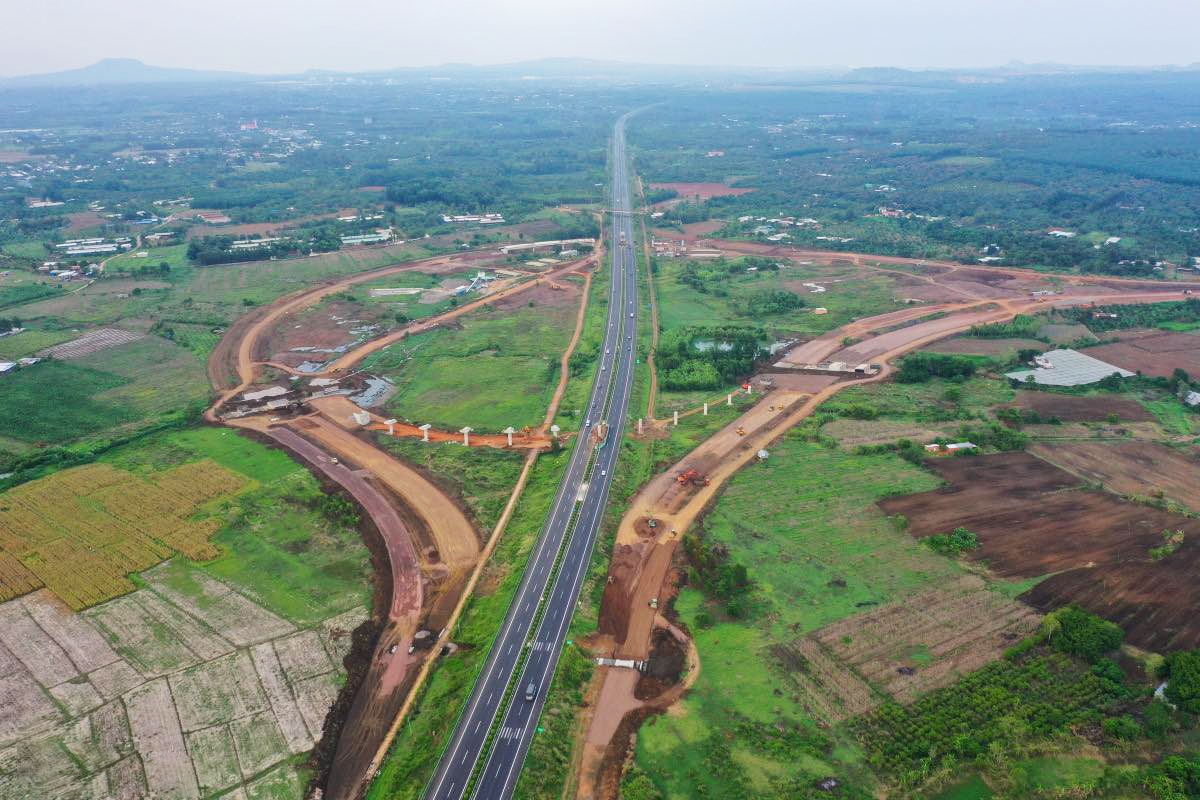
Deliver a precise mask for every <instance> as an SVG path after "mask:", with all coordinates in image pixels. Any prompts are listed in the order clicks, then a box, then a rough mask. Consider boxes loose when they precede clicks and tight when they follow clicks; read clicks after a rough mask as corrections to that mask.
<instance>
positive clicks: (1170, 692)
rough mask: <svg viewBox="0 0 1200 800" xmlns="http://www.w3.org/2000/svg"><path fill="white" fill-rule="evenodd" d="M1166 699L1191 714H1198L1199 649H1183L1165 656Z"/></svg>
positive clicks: (1199, 692) (1199, 689) (1199, 693)
mask: <svg viewBox="0 0 1200 800" xmlns="http://www.w3.org/2000/svg"><path fill="white" fill-rule="evenodd" d="M1166 669H1167V688H1166V690H1165V694H1166V695H1167V699H1168V700H1170V701H1171V702H1172V703H1174V704H1175V705H1176V706H1178V707H1179V708H1181V709H1183V710H1184V711H1187V712H1189V713H1191V714H1200V650H1183V651H1180V652H1178V653H1171V654H1170V655H1168V656H1167V658H1166Z"/></svg>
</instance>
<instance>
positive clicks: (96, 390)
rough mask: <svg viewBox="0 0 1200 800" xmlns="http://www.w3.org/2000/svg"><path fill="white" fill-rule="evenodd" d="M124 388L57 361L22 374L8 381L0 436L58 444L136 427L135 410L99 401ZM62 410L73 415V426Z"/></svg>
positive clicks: (0, 406) (113, 378) (116, 380)
mask: <svg viewBox="0 0 1200 800" xmlns="http://www.w3.org/2000/svg"><path fill="white" fill-rule="evenodd" d="M125 383H126V380H125V379H124V378H121V377H119V376H117V375H113V374H111V373H107V372H101V371H100V370H95V369H89V368H88V367H83V366H80V365H78V364H69V363H65V362H58V361H50V362H46V363H42V364H35V365H34V366H32V367H27V368H25V369H20V370H17V371H16V373H15V374H12V375H6V376H5V377H4V402H3V403H0V436H5V437H10V438H13V439H16V440H18V441H22V442H47V443H50V444H57V443H60V442H65V441H69V440H71V439H75V438H77V437H80V436H85V435H88V434H95V433H100V432H102V431H104V430H108V429H110V428H113V427H116V426H118V425H122V424H125V423H129V422H132V421H134V420H136V419H137V415H136V414H135V413H134V412H133V411H132V410H131V409H128V408H122V407H121V406H118V405H116V404H114V403H108V402H104V401H102V400H98V399H96V396H97V395H98V394H100V393H101V392H104V391H107V390H110V389H116V388H117V387H119V386H122V385H124V384H125ZM48 397H53V398H54V402H53V403H49V402H47V398H48ZM62 408H70V409H71V419H70V423H69V424H67V422H66V420H64V419H63V415H62V413H61V410H60V409H62Z"/></svg>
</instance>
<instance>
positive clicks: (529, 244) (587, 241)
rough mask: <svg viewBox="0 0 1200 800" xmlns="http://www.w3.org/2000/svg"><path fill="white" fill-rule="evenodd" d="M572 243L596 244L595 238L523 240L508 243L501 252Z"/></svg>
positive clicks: (509, 252) (507, 252)
mask: <svg viewBox="0 0 1200 800" xmlns="http://www.w3.org/2000/svg"><path fill="white" fill-rule="evenodd" d="M572 244H586V245H595V244H596V240H595V239H548V240H546V241H544V242H523V243H521V244H506V245H504V246H503V247H501V248H500V252H501V253H503V254H504V255H509V254H511V253H522V252H525V251H528V250H545V249H548V248H553V247H557V248H559V249H562V248H564V247H566V246H568V245H572Z"/></svg>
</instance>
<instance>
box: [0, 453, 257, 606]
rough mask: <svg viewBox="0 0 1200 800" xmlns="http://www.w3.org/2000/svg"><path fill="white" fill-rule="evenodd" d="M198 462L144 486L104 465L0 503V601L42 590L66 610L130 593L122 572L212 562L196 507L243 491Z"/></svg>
mask: <svg viewBox="0 0 1200 800" xmlns="http://www.w3.org/2000/svg"><path fill="white" fill-rule="evenodd" d="M244 484H245V481H244V479H243V478H241V477H240V476H238V475H236V474H234V473H232V472H230V471H229V470H227V469H225V468H223V467H221V466H219V465H218V464H216V463H215V462H211V461H200V462H195V463H192V464H186V465H183V466H180V467H176V468H174V469H172V470H169V471H167V472H164V473H162V474H160V475H158V476H157V477H156V479H155V480H153V481H150V480H144V479H141V478H139V477H137V476H135V475H133V474H131V473H127V472H123V471H121V470H117V469H114V468H112V467H110V466H108V465H105V464H91V465H88V466H84V467H76V468H74V469H69V470H64V471H62V472H59V473H56V474H54V475H51V476H49V477H46V478H42V479H40V480H37V481H33V482H31V483H27V484H24V485H21V486H18V487H16V488H14V489H11V490H9V491H8V492H6V493H4V494H3V495H0V503H3V509H4V510H3V512H2V513H0V556H2V559H3V564H4V568H3V571H4V583H3V586H2V587H0V596H3V597H4V598H5V599H7V598H11V597H15V596H17V595H20V594H23V593H25V592H28V591H30V589H32V588H35V587H38V586H46V587H47V588H49V589H50V590H51V591H52V592H54V593H55V594H56V595H58V596H59V597H60V598H61V599H62V600H63V601H65V602H66V603H67V604H68V605H70V606H71V607H72V608H74V609H81V608H86V607H87V606H90V605H94V604H96V603H98V602H101V601H103V600H107V599H109V598H112V597H116V596H118V595H121V594H124V593H126V592H129V591H132V590H133V589H134V588H135V587H134V584H133V583H132V582H131V581H130V580H129V578H128V577H127V576H128V575H129V574H130V573H132V572H136V571H138V570H142V569H146V568H147V567H149V566H152V565H153V564H156V563H158V562H159V561H162V560H163V559H164V558H168V557H169V556H171V555H172V554H173V553H176V552H178V553H183V554H185V555H187V556H189V557H190V558H194V559H209V558H213V557H214V556H216V555H217V554H218V552H217V550H216V549H215V548H214V547H213V546H212V544H210V543H209V539H210V538H211V537H212V535H213V534H214V533H215V532H216V530H217V527H218V524H217V522H216V521H215V520H211V519H200V520H196V519H193V518H192V515H193V514H195V513H196V512H197V511H198V510H199V509H200V508H201V506H203V505H204V504H205V503H208V502H209V501H211V500H215V499H216V498H218V497H222V496H224V495H228V494H231V493H233V492H235V491H237V490H239V489H240V488H242V486H244Z"/></svg>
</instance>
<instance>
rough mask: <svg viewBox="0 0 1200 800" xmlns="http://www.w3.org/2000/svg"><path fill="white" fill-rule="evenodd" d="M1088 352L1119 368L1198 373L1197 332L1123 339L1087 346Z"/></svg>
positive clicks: (1147, 372) (1156, 374) (1162, 375)
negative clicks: (1096, 345)
mask: <svg viewBox="0 0 1200 800" xmlns="http://www.w3.org/2000/svg"><path fill="white" fill-rule="evenodd" d="M1086 353H1087V355H1089V356H1091V357H1092V358H1098V359H1100V360H1101V361H1107V362H1108V363H1109V364H1115V365H1116V366H1118V367H1121V368H1122V369H1128V370H1132V371H1134V372H1141V373H1142V374H1143V375H1151V376H1154V377H1159V378H1169V377H1171V374H1172V373H1173V372H1174V371H1175V370H1176V369H1182V370H1183V371H1185V372H1187V373H1188V374H1189V375H1200V336H1197V335H1195V334H1192V333H1161V334H1158V335H1156V336H1140V337H1138V338H1136V339H1130V340H1128V341H1124V342H1116V343H1114V344H1103V345H1100V346H1098V347H1089V348H1088V349H1087V350H1086Z"/></svg>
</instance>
